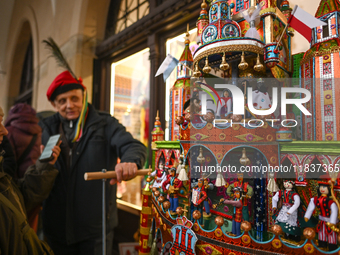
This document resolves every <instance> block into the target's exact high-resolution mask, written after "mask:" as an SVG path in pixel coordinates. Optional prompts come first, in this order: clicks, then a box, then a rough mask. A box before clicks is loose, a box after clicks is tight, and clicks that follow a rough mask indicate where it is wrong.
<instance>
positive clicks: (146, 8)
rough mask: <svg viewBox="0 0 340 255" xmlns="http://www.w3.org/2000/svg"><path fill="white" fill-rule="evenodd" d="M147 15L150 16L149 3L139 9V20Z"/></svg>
mask: <svg viewBox="0 0 340 255" xmlns="http://www.w3.org/2000/svg"><path fill="white" fill-rule="evenodd" d="M147 14H149V3H148V2H144V4H142V5H141V6H140V7H139V17H138V19H141V18H143V17H144V16H146V15H147Z"/></svg>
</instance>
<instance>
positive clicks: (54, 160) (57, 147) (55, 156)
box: [40, 140, 62, 165]
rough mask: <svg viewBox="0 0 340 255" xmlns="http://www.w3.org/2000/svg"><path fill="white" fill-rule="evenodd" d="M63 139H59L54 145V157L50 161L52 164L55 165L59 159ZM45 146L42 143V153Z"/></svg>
mask: <svg viewBox="0 0 340 255" xmlns="http://www.w3.org/2000/svg"><path fill="white" fill-rule="evenodd" d="M61 142H62V141H61V140H60V141H59V143H58V145H56V146H54V147H53V149H52V151H53V154H52V155H53V159H52V160H51V161H49V162H48V163H49V164H51V165H54V164H55V162H56V161H57V159H58V157H59V155H60V151H61V149H60V144H61ZM44 148H45V146H44V145H40V153H42V152H43V151H44Z"/></svg>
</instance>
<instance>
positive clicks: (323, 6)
mask: <svg viewBox="0 0 340 255" xmlns="http://www.w3.org/2000/svg"><path fill="white" fill-rule="evenodd" d="M339 10H340V2H339V0H321V1H320V5H319V7H318V10H317V11H316V13H315V17H316V18H321V17H322V16H324V15H326V14H328V13H331V12H335V11H339Z"/></svg>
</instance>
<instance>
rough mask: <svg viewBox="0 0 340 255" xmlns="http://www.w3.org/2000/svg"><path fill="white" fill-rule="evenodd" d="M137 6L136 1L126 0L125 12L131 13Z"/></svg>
mask: <svg viewBox="0 0 340 255" xmlns="http://www.w3.org/2000/svg"><path fill="white" fill-rule="evenodd" d="M137 6H138V0H128V6H127V11H132V10H133V9H135V8H136V7H137Z"/></svg>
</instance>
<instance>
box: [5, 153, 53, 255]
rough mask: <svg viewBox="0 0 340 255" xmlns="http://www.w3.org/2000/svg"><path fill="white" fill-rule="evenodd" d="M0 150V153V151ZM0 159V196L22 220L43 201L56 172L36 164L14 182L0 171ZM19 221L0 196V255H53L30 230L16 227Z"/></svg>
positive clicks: (41, 164) (24, 225)
mask: <svg viewBox="0 0 340 255" xmlns="http://www.w3.org/2000/svg"><path fill="white" fill-rule="evenodd" d="M1 150H2V149H0V151H1ZM2 161H3V156H1V155H0V194H2V195H3V196H4V197H5V198H7V202H8V200H9V202H10V203H11V204H12V206H14V207H15V208H16V209H17V210H18V212H19V213H20V218H23V219H25V218H26V210H31V209H32V208H34V207H36V206H37V205H38V204H40V203H42V201H43V200H44V199H46V198H47V196H48V194H49V192H50V191H51V189H52V186H53V182H54V180H55V177H56V176H57V175H58V170H57V169H55V168H54V167H53V166H52V165H50V164H48V163H40V162H37V164H36V165H32V166H30V167H29V168H28V169H27V171H26V174H25V176H24V178H23V179H20V180H18V182H16V183H15V182H14V181H13V178H12V177H11V176H10V175H8V174H7V173H5V172H4V171H3V168H2ZM20 218H19V217H18V216H17V214H15V212H14V211H13V209H12V208H11V207H8V206H7V204H6V201H5V199H3V197H2V196H1V195H0V222H1V225H0V254H20V255H26V254H32V251H33V252H34V254H39V255H43V254H44V255H45V254H53V252H52V250H51V249H50V248H49V247H48V245H47V244H46V243H44V242H43V241H40V240H39V239H38V237H37V236H36V234H35V233H34V231H33V229H31V228H30V227H29V225H28V224H27V222H26V224H20Z"/></svg>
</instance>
